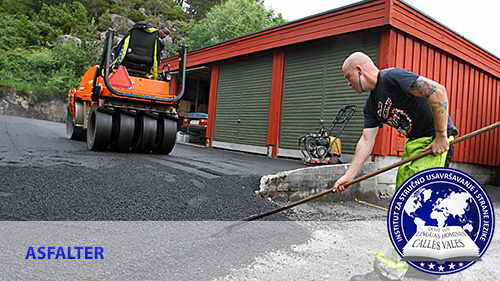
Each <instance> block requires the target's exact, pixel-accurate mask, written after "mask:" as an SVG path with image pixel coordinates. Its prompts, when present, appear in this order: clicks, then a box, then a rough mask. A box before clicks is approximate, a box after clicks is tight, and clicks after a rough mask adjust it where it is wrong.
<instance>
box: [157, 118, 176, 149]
mask: <svg viewBox="0 0 500 281" xmlns="http://www.w3.org/2000/svg"><path fill="white" fill-rule="evenodd" d="M176 137H177V121H174V120H170V119H167V118H161V119H160V120H159V121H158V129H157V133H156V143H155V146H154V148H153V153H157V154H169V153H170V152H172V149H174V145H175V139H176Z"/></svg>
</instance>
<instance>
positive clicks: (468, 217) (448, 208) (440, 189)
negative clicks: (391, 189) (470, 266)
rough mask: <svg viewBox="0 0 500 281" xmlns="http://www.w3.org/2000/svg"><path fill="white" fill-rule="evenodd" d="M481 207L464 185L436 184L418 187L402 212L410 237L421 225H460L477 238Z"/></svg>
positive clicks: (472, 236)
mask: <svg viewBox="0 0 500 281" xmlns="http://www.w3.org/2000/svg"><path fill="white" fill-rule="evenodd" d="M479 221H480V219H479V209H478V206H477V205H476V204H475V202H474V199H473V197H472V196H471V195H470V194H469V193H468V192H466V191H465V190H463V189H462V188H460V187H458V186H455V185H450V184H448V183H435V184H433V185H432V188H430V187H422V188H420V189H418V190H416V191H415V192H414V193H413V194H412V195H411V196H410V197H409V198H408V201H407V202H406V204H405V206H404V212H403V227H404V229H405V235H407V236H409V237H408V239H409V238H411V237H412V236H413V235H414V234H415V233H416V232H417V229H418V228H420V227H422V226H436V227H446V226H461V227H462V228H463V230H464V231H465V232H466V233H467V234H469V236H470V237H471V238H472V239H473V240H474V239H475V238H476V236H477V234H478V231H477V230H478V228H479V225H478V222H479Z"/></svg>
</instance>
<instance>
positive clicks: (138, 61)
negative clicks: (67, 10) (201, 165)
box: [66, 24, 188, 154]
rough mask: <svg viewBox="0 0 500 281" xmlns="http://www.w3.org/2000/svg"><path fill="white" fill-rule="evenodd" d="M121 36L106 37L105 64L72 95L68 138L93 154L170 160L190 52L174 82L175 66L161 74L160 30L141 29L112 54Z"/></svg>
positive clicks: (110, 33)
mask: <svg viewBox="0 0 500 281" xmlns="http://www.w3.org/2000/svg"><path fill="white" fill-rule="evenodd" d="M116 35H117V33H116V31H114V30H112V29H109V30H108V31H107V32H106V39H105V43H104V50H103V54H102V59H101V62H100V64H98V65H95V66H93V67H91V68H90V69H89V70H88V71H87V72H86V73H85V74H84V76H83V78H82V80H81V83H80V85H79V87H78V89H70V90H69V92H68V115H67V121H66V133H67V136H68V138H69V139H71V140H86V141H87V146H88V149H90V150H93V151H105V150H112V151H121V152H127V151H134V152H138V153H158V154H169V153H170V152H171V151H172V149H173V148H174V145H175V140H176V135H177V123H178V119H179V116H178V114H177V109H176V103H177V101H179V100H180V99H181V98H182V95H183V94H184V88H185V80H186V79H185V78H186V77H185V75H186V54H187V51H188V47H187V46H181V47H180V48H179V71H178V72H177V74H176V76H175V77H173V76H172V74H171V73H170V66H168V65H165V66H164V67H163V68H162V69H161V71H159V69H158V62H159V61H160V55H159V54H160V52H161V49H162V47H163V46H162V43H161V42H160V41H159V38H158V29H157V28H155V27H154V26H151V25H147V24H146V25H136V26H134V27H133V28H132V29H131V30H129V31H128V33H127V35H126V36H125V37H124V38H123V39H122V40H121V41H120V42H119V43H118V44H117V45H116V47H114V48H113V47H112V46H113V38H114V37H115V36H116ZM165 68H167V70H166V71H165ZM174 79H175V83H172V82H173V80H174ZM176 85H180V87H177V86H176ZM178 88H180V89H178Z"/></svg>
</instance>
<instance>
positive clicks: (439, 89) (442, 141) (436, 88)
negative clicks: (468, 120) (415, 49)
mask: <svg viewBox="0 0 500 281" xmlns="http://www.w3.org/2000/svg"><path fill="white" fill-rule="evenodd" d="M408 92H409V93H410V94H412V95H415V96H419V97H425V98H427V100H428V101H429V106H430V107H431V110H432V114H433V115H434V128H435V130H436V138H435V139H434V142H432V143H431V145H429V146H428V147H426V148H425V149H424V151H426V150H429V149H432V153H434V155H439V154H441V153H444V152H446V151H448V149H449V148H450V143H449V141H448V97H447V95H446V89H445V87H444V86H443V85H440V84H439V83H436V82H434V81H432V80H430V79H427V78H425V77H422V76H420V77H419V78H418V79H417V80H415V82H414V83H413V84H412V85H411V86H410V89H409V90H408ZM417 122H418V120H417Z"/></svg>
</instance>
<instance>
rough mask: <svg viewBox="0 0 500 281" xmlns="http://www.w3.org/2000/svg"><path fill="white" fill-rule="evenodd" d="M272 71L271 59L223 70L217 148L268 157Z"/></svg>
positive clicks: (216, 131) (216, 116) (218, 111)
mask: <svg viewBox="0 0 500 281" xmlns="http://www.w3.org/2000/svg"><path fill="white" fill-rule="evenodd" d="M272 67H273V58H272V56H265V57H260V58H255V59H251V60H245V61H241V62H236V63H230V64H225V65H221V66H220V70H219V87H218V90H217V108H216V113H215V124H214V143H213V145H214V146H219V147H220V146H222V147H224V146H227V144H240V145H243V146H244V147H247V148H248V147H249V146H250V147H261V149H260V152H263V153H266V152H265V151H266V149H267V129H268V122H269V104H270V99H271V81H272ZM236 149H238V148H237V147H236ZM242 150H248V149H242ZM256 152H259V151H256Z"/></svg>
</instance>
